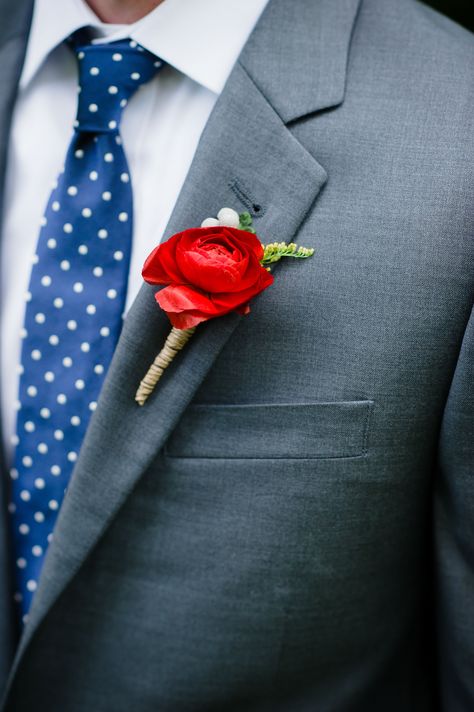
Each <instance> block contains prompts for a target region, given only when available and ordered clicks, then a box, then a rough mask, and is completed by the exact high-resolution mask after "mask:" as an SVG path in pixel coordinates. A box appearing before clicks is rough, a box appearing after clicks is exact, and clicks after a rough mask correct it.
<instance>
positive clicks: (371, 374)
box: [0, 0, 474, 712]
mask: <svg viewBox="0 0 474 712" xmlns="http://www.w3.org/2000/svg"><path fill="white" fill-rule="evenodd" d="M30 12H31V4H30V2H27V1H26V0H18V1H17V2H16V3H15V4H14V5H12V3H10V2H9V1H8V0H0V15H1V17H2V18H3V17H8V22H5V23H2V25H1V30H0V33H1V34H0V86H1V97H0V160H1V163H2V166H1V169H2V171H1V173H2V175H3V173H4V168H5V158H6V147H7V145H8V127H9V117H10V115H11V111H12V106H13V101H14V96H15V87H16V85H17V82H18V76H19V71H20V68H21V62H22V57H23V54H24V49H25V43H26V39H27V34H28V26H29V17H30ZM473 70H474V43H473V40H472V36H471V35H469V33H467V32H466V31H464V30H462V29H461V28H459V27H457V26H456V25H454V24H453V23H452V22H450V21H448V20H446V19H444V18H442V17H441V16H439V15H437V14H436V13H434V12H433V11H431V10H429V9H427V8H425V7H424V6H422V5H419V4H417V3H415V2H413V1H412V0H292V2H288V0H270V2H269V4H268V6H267V9H266V10H265V12H264V14H263V15H262V17H261V19H260V21H259V23H258V25H257V27H256V28H255V30H254V32H253V34H252V35H251V37H250V39H249V41H248V43H247V45H246V47H245V48H244V50H243V52H242V55H241V57H240V59H239V61H238V62H237V64H236V66H235V68H234V70H233V72H232V75H231V77H230V79H229V81H228V82H227V85H226V87H225V89H224V91H223V93H222V95H221V96H220V98H219V100H218V102H217V104H216V107H215V109H214V111H213V114H212V115H211V118H210V120H209V122H208V124H207V126H206V129H205V131H204V133H203V135H202V138H201V141H200V144H199V147H198V150H197V153H196V156H195V159H194V162H193V164H192V167H191V169H190V172H189V175H188V177H187V180H186V182H185V185H184V187H183V190H182V192H181V195H180V197H179V200H178V202H177V205H176V208H175V210H174V213H173V216H172V218H171V220H170V223H169V225H168V228H167V231H166V236H170V235H172V234H173V233H174V232H177V231H179V230H182V229H184V228H187V227H192V226H196V225H199V224H200V222H201V220H202V219H203V218H204V217H206V216H207V215H214V214H216V212H217V211H218V210H219V209H220V208H221V207H222V206H229V207H233V208H235V209H237V210H239V211H242V210H249V211H250V212H251V213H252V215H253V217H254V224H255V227H256V229H257V232H258V235H259V237H260V239H261V240H262V241H263V242H274V241H281V240H285V241H287V242H290V241H296V242H298V243H299V244H301V245H304V246H306V247H314V249H315V254H314V256H313V257H312V258H311V259H308V260H305V261H301V262H296V261H294V262H291V261H290V260H287V261H286V262H282V263H279V264H278V266H277V267H276V268H275V270H274V275H275V282H274V284H273V285H272V286H271V287H270V288H269V289H267V290H266V291H265V292H264V293H262V294H261V295H260V296H259V297H258V298H256V299H255V300H254V301H253V302H252V305H251V313H250V314H249V315H248V316H245V317H242V316H238V315H237V314H230V315H228V316H226V317H222V318H219V319H216V320H213V321H212V322H208V323H206V324H203V325H200V326H199V327H198V329H197V331H196V334H195V335H194V337H193V339H192V340H191V341H190V342H189V344H188V345H187V346H186V348H185V350H183V351H182V352H181V353H180V354H179V356H178V357H177V358H176V359H175V361H174V363H173V364H172V366H171V367H170V368H169V369H168V370H167V372H166V374H165V376H164V377H163V379H162V381H161V382H160V384H159V387H158V388H157V389H156V392H155V393H154V395H153V396H152V397H151V398H150V400H149V401H148V403H147V404H146V406H145V407H143V408H139V407H138V406H137V405H136V404H135V402H134V393H135V390H136V387H137V385H138V383H139V381H140V379H141V378H142V377H143V375H144V372H145V371H146V369H147V368H148V366H149V364H150V362H151V361H152V360H153V358H154V357H155V355H156V353H157V351H158V350H159V349H160V348H161V346H162V344H163V341H164V339H165V337H166V335H167V332H168V331H169V328H170V325H169V322H168V320H167V318H166V316H165V315H164V314H163V313H162V312H161V311H160V310H159V309H158V308H157V306H156V303H155V301H154V293H153V289H152V288H151V287H149V286H147V285H145V286H144V287H143V288H142V290H141V292H140V294H139V296H138V298H137V300H136V302H135V304H134V306H133V308H132V309H131V311H130V312H129V315H128V317H127V319H126V322H125V325H124V329H123V332H122V336H121V338H120V341H119V344H118V347H117V350H116V353H115V356H114V360H113V363H112V366H111V368H110V371H109V374H108V377H107V380H106V383H105V386H104V389H103V392H102V394H101V398H100V400H99V404H98V408H97V410H96V412H95V414H94V416H93V419H92V421H91V424H90V427H89V430H88V433H87V436H86V440H85V442H84V445H83V448H82V451H81V454H80V457H79V460H78V462H77V465H76V468H75V471H74V474H73V478H72V481H71V485H70V487H69V489H68V492H67V495H66V497H65V500H64V504H63V506H62V509H61V512H60V515H59V519H58V523H57V527H56V531H55V535H54V539H53V541H52V543H51V546H50V550H49V552H48V555H47V558H46V562H45V566H44V569H43V573H42V577H41V580H40V583H39V587H38V590H37V593H36V595H35V600H34V604H33V608H32V610H31V615H30V619H29V621H28V624H27V625H26V628H25V630H24V633H23V635H22V638H21V640H20V641H19V643H18V644H17V642H16V641H15V639H14V632H13V630H12V626H11V621H12V609H11V605H10V600H11V590H10V588H11V586H10V581H9V566H8V539H7V526H6V523H7V520H6V517H7V515H6V502H7V501H8V478H7V472H6V468H5V466H2V470H3V471H2V480H1V486H0V504H1V508H2V512H3V513H2V516H1V517H0V525H1V526H0V567H1V571H2V574H1V576H0V688H1V689H2V690H3V694H4V701H3V706H2V707H1V710H2V712H33V711H34V712H37V710H45V711H47V712H90V711H93V712H129V710H137V712H264V711H265V712H267V711H268V712H278V711H279V710H285V711H287V712H298V711H301V712H302V711H303V710H304V711H305V712H306V711H308V712H309V711H315V712H345V711H347V712H371V711H372V710H384V712H401V711H403V712H432V711H433V710H435V709H438V708H439V709H440V710H442V711H443V712H468V711H470V710H472V709H474V681H473V680H474V677H473V675H472V671H473V669H474V570H473V567H474V563H473V562H474V494H473V493H474V487H473V470H474V414H473V394H474V388H473V376H474V373H473V363H474V323H472V321H473V319H474V317H472V304H473V296H474V277H473V252H474V244H473V222H474V221H473V217H472V187H473V162H472V149H473V145H472V144H473V141H472V137H473V126H472V117H473V115H474V112H473V104H472V83H473V82H472V77H473V74H474V73H473Z"/></svg>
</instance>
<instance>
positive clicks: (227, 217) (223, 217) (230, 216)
mask: <svg viewBox="0 0 474 712" xmlns="http://www.w3.org/2000/svg"><path fill="white" fill-rule="evenodd" d="M217 219H218V220H219V223H220V224H221V225H225V226H226V227H239V223H240V217H239V213H238V212H237V211H236V210H232V208H222V210H219V212H218V213H217Z"/></svg>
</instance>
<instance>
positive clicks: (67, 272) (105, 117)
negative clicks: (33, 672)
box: [10, 34, 162, 620]
mask: <svg viewBox="0 0 474 712" xmlns="http://www.w3.org/2000/svg"><path fill="white" fill-rule="evenodd" d="M78 37H79V38H80V37H82V35H81V34H78V36H76V37H73V38H72V43H71V44H72V46H73V49H74V51H75V53H76V55H77V59H78V64H79V101H78V110H77V118H76V121H75V124H74V135H73V137H72V141H71V144H70V146H69V150H68V153H67V156H66V161H65V165H64V171H63V172H62V173H61V175H60V176H59V179H58V182H57V185H56V187H55V188H54V189H53V192H52V194H51V197H50V199H49V202H48V205H47V208H46V211H45V214H44V217H43V220H42V226H41V231H40V235H39V240H38V245H37V252H36V255H35V257H34V261H33V267H32V272H31V279H30V287H29V292H28V294H27V304H26V313H25V321H24V329H23V333H22V336H23V344H22V361H21V367H20V371H21V377H20V389H19V401H18V408H19V410H18V416H17V434H16V452H15V458H14V466H13V468H12V470H11V479H12V499H11V503H10V511H11V515H12V516H11V521H12V528H13V546H14V559H15V563H14V567H15V572H16V592H15V600H16V601H17V603H18V604H19V610H20V614H21V617H22V619H23V620H25V615H26V614H27V612H28V610H29V607H30V603H31V600H32V597H33V594H34V592H35V590H36V588H37V584H38V578H39V575H40V571H41V567H42V563H43V560H44V556H45V552H46V550H47V547H48V543H49V542H50V540H51V536H52V532H53V529H54V525H55V522H56V518H57V515H58V510H59V508H60V506H61V502H62V500H63V497H64V492H65V490H66V488H67V485H68V482H69V479H70V476H71V472H72V470H73V467H74V463H75V462H76V460H77V457H78V453H79V450H80V447H81V443H82V440H83V437H84V434H85V432H86V428H87V425H88V422H89V418H90V416H91V413H92V412H93V411H94V409H95V407H96V402H97V399H98V396H99V393H100V390H101V386H102V383H103V380H104V376H105V373H106V372H107V369H108V366H109V364H110V361H111V358H112V355H113V352H114V349H115V345H116V343H117V340H118V337H119V334H120V329H121V325H122V314H123V310H124V305H125V297H126V289H127V277H128V269H129V261H130V250H131V237H132V219H133V209H132V188H131V181H130V175H129V169H128V165H127V160H126V156H125V153H124V150H123V147H122V141H121V138H120V133H119V127H120V120H121V116H122V111H123V109H124V107H125V106H126V104H127V101H128V100H129V98H130V97H131V96H132V94H133V93H134V92H135V91H136V89H137V88H138V87H139V86H140V85H141V84H143V83H145V82H147V81H149V80H150V79H151V78H152V77H153V76H154V75H155V74H156V72H157V71H158V70H159V69H160V68H161V66H162V62H161V61H160V60H159V59H157V58H156V57H155V56H154V55H152V54H151V53H149V52H147V51H146V50H144V49H143V48H142V47H140V46H138V45H137V43H136V42H134V41H133V40H123V41H119V42H113V43H109V44H95V45H92V44H83V45H82V44H79V43H78ZM79 41H80V40H79Z"/></svg>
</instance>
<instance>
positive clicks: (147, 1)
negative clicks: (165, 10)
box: [87, 0, 163, 25]
mask: <svg viewBox="0 0 474 712" xmlns="http://www.w3.org/2000/svg"><path fill="white" fill-rule="evenodd" d="M162 2H163V0H87V4H88V5H89V7H90V8H91V10H92V11H93V12H95V14H96V15H97V17H98V18H99V20H102V22H107V23H110V24H112V25H130V24H132V23H133V22H137V20H141V18H142V17H145V15H148V13H150V12H151V11H152V10H154V9H155V7H158V5H161V3H162Z"/></svg>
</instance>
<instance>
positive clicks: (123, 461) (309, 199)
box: [10, 0, 358, 679]
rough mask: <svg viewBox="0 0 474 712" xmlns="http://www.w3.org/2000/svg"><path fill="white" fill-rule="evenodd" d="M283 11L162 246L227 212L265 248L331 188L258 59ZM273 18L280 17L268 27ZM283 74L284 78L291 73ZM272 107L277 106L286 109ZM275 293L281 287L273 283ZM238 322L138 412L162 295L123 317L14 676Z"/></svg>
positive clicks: (212, 136)
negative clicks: (245, 213)
mask: <svg viewBox="0 0 474 712" xmlns="http://www.w3.org/2000/svg"><path fill="white" fill-rule="evenodd" d="M320 4H322V5H330V3H328V0H320V2H319V1H318V2H317V3H316V4H315V5H312V4H310V3H308V2H307V1H306V0H303V1H302V2H301V5H302V6H304V7H306V6H308V7H311V6H312V7H316V6H319V5H320ZM339 4H343V5H344V7H347V15H348V16H349V15H350V16H351V18H352V21H353V19H354V16H355V9H356V7H357V5H358V0H345V2H344V3H338V5H339ZM284 5H285V3H282V2H281V0H272V1H271V2H270V5H269V10H268V11H267V13H264V15H263V16H262V18H261V20H260V25H259V26H261V25H262V23H264V24H265V23H266V22H269V24H270V25H271V26H272V27H273V30H272V31H271V32H268V31H265V32H264V33H263V38H262V46H259V47H253V49H252V46H251V43H250V49H247V50H246V51H244V53H243V54H242V58H241V61H240V62H238V63H237V65H236V66H235V67H234V70H233V72H232V75H231V77H230V78H229V80H228V82H227V84H226V87H225V89H224V91H223V93H222V95H221V96H220V98H219V100H218V102H217V104H216V106H215V108H214V111H213V113H212V115H211V117H210V119H209V122H208V124H207V126H206V129H205V131H204V133H203V135H202V137H201V140H200V143H199V147H198V150H197V152H196V155H195V158H194V161H193V164H192V166H191V169H190V171H189V174H188V176H187V179H186V182H185V184H184V186H183V189H182V191H181V194H180V197H179V200H178V202H177V205H176V207H175V210H174V212H173V215H172V217H171V220H170V222H169V224H168V227H167V230H166V234H165V239H166V237H169V236H171V235H172V234H173V233H175V232H178V231H180V230H183V229H185V228H188V227H193V226H197V225H199V224H200V223H201V221H202V220H203V219H204V218H206V217H208V216H211V215H215V214H216V213H217V211H218V210H219V209H220V208H221V207H224V206H229V207H233V208H235V209H237V210H239V211H241V210H249V211H250V212H251V213H252V214H253V216H254V224H255V227H256V229H257V233H258V235H259V237H260V238H261V239H262V241H265V242H273V241H281V240H285V241H291V240H292V239H293V236H294V235H295V233H296V232H297V230H298V228H299V226H300V224H301V222H302V221H303V220H304V218H305V216H306V215H307V213H308V211H309V210H310V208H311V206H312V204H313V203H314V201H315V199H316V197H317V195H318V193H319V192H320V190H321V188H322V187H323V185H324V183H325V182H326V179H327V175H326V172H325V170H324V168H323V167H322V166H321V165H320V164H319V163H318V162H317V160H316V159H315V158H314V157H313V156H311V155H310V154H309V153H308V152H307V151H306V149H305V148H304V147H303V146H302V145H301V144H300V143H298V141H296V139H295V138H294V137H293V135H292V134H291V132H290V131H289V130H288V128H287V127H286V126H285V123H284V122H283V121H282V118H281V115H282V114H286V115H287V116H290V118H291V119H294V118H295V116H294V111H293V112H292V111H291V110H290V107H289V106H286V109H285V106H284V101H285V100H284V90H283V89H282V88H281V87H280V88H275V86H274V84H275V83H279V82H280V81H281V80H283V81H288V80H289V76H290V74H291V73H292V72H294V71H295V66H291V64H290V63H288V64H287V65H285V67H282V68H281V72H280V76H277V77H274V84H272V83H271V82H269V79H268V73H269V72H270V73H271V71H272V69H271V66H270V67H269V65H268V64H266V65H265V63H263V64H262V63H261V61H260V58H261V57H262V56H265V55H269V56H271V48H270V46H265V45H269V43H271V42H272V41H274V39H275V32H276V31H277V29H275V28H278V31H279V32H282V31H283V30H282V29H281V27H278V12H281V11H282V8H283V7H284ZM275 8H276V13H275ZM269 11H271V13H272V14H270V16H269V18H270V19H268V20H267V19H266V16H267V15H268V12H269ZM330 17H332V15H330ZM344 19H346V16H344ZM346 25H347V23H345V24H344V26H343V27H342V25H341V34H343V35H344V37H345V41H346V44H347V43H348V40H349V34H350V32H348V30H347V28H346ZM256 31H258V27H257V30H256ZM346 35H347V36H346ZM300 39H301V38H300ZM305 42H307V44H308V51H309V48H310V47H311V48H312V47H313V45H314V38H313V37H312V36H310V34H309V33H308V37H307V38H306V39H305ZM313 54H314V52H313ZM345 62H346V55H345V54H344V55H343V56H341V57H338V59H337V61H335V58H334V56H332V57H328V58H327V59H326V65H325V66H327V69H328V71H329V72H330V73H331V72H332V75H333V76H334V77H335V76H336V74H337V76H339V77H340V76H342V75H343V74H344V72H345ZM342 66H343V67H344V70H342V69H341V67H342ZM331 68H332V69H331ZM336 70H337V71H336ZM284 72H287V74H288V76H283V74H284ZM263 85H265V86H268V87H273V98H272V101H270V100H269V97H268V94H272V91H270V88H269V89H268V92H267V91H265V93H264V91H262V89H261V88H260V87H261V86H263ZM327 86H328V90H327V91H326V92H321V91H320V92H319V93H317V94H314V96H312V97H309V99H308V101H306V102H305V104H304V112H309V111H317V110H319V109H322V108H327V107H328V106H334V105H335V104H337V103H340V101H342V95H343V89H342V88H341V87H342V85H341V82H339V85H338V86H339V89H340V91H338V92H336V94H335V93H334V87H333V85H332V84H331V83H330V82H329V83H328V84H327ZM273 103H278V105H279V106H278V111H276V110H275V108H274V106H273ZM301 108H303V106H302V107H301ZM272 288H275V289H277V288H278V286H277V284H275V285H274V286H273V287H272ZM257 298H258V297H257ZM242 318H252V316H251V315H250V316H249V317H240V316H238V315H237V314H235V313H232V314H229V315H227V316H225V317H222V318H218V319H215V320H212V321H210V322H207V323H205V324H201V325H200V326H199V327H198V329H197V331H196V334H195V335H194V337H193V338H192V339H191V341H190V342H189V344H188V345H187V346H186V348H185V349H184V350H183V351H182V352H181V353H180V354H179V355H178V356H177V358H176V359H175V361H174V362H173V363H172V365H171V366H170V367H169V368H168V369H167V371H166V373H165V374H164V376H163V378H162V380H161V381H160V383H159V384H158V387H157V389H156V391H155V393H154V394H153V395H152V397H151V398H150V399H149V401H148V402H147V404H146V405H145V406H144V407H143V408H140V407H139V406H137V404H136V403H135V401H134V395H135V391H136V388H137V386H138V384H139V382H140V380H141V378H142V377H143V375H144V373H145V371H146V369H147V368H148V366H149V364H150V363H151V361H152V360H153V359H154V357H155V356H156V354H157V352H158V351H159V349H160V348H161V347H162V345H163V343H164V340H165V338H166V336H167V334H168V332H169V330H170V323H169V321H168V319H167V317H166V315H165V314H164V313H163V312H162V311H161V310H160V309H159V308H158V307H157V305H156V302H155V300H154V290H153V289H152V288H151V287H149V286H148V285H144V286H143V287H142V289H141V291H140V293H139V296H138V297H137V299H136V301H135V303H134V305H133V306H132V308H131V310H130V312H129V314H128V316H127V318H126V320H125V324H124V328H123V331H122V335H121V338H120V340H119V343H118V346H117V349H116V353H115V355H114V358H113V361H112V364H111V367H110V369H109V373H108V376H107V379H106V381H105V384H104V387H103V390H102V393H101V397H100V399H99V403H98V407H97V410H96V412H95V413H94V416H93V418H92V420H91V423H90V426H89V429H88V432H87V435H86V438H85V441H84V443H83V447H82V449H81V453H80V457H79V460H78V462H77V465H76V468H75V470H74V473H73V477H72V480H71V483H70V486H69V489H68V492H67V495H66V497H65V499H64V502H63V505H62V508H61V512H60V515H59V518H58V521H57V525H56V529H55V533H54V538H53V540H52V543H51V545H50V548H49V551H48V555H47V557H46V561H45V564H44V568H43V572H42V576H41V579H40V582H39V586H38V589H37V592H36V594H35V599H34V602H33V606H32V609H31V612H30V616H29V621H28V624H27V625H26V627H25V630H24V634H23V638H22V640H21V642H20V646H19V649H18V652H17V656H16V659H15V663H14V666H13V669H12V674H11V678H10V679H12V678H13V676H14V674H15V672H16V670H17V668H18V665H19V664H20V662H21V658H22V656H23V654H24V651H25V650H26V648H27V646H28V643H29V641H30V640H31V637H32V636H33V634H34V632H35V630H36V629H37V627H38V625H39V624H40V623H41V621H42V620H43V618H44V617H45V615H46V614H47V612H48V610H49V609H50V608H51V606H52V605H53V604H54V601H55V600H56V599H57V597H58V596H59V595H60V594H61V592H62V591H63V590H64V588H65V587H66V586H67V584H68V582H69V581H70V580H71V579H72V577H73V576H74V575H75V574H76V572H77V571H78V570H79V568H80V566H81V564H82V563H83V562H84V560H85V559H86V557H87V556H88V555H89V554H90V552H91V551H92V549H93V547H94V546H95V544H96V543H97V541H98V540H99V538H100V537H101V535H102V534H103V532H104V531H105V529H106V528H107V526H108V525H109V523H110V522H111V520H112V519H113V517H114V516H115V514H116V513H117V511H118V510H119V508H120V507H121V505H122V504H123V503H124V501H125V499H126V498H127V496H128V495H129V494H130V492H131V491H132V489H133V487H134V485H135V484H136V482H137V480H138V479H139V478H140V477H141V476H142V474H143V473H144V472H145V471H146V469H147V468H148V467H149V466H150V464H151V463H152V461H153V460H154V458H155V457H156V456H157V454H158V453H159V451H160V450H161V448H162V447H163V444H164V443H165V441H166V439H167V438H168V436H169V434H170V433H171V431H172V430H173V428H174V426H175V425H176V423H177V422H178V420H179V418H180V417H181V415H182V413H183V411H184V409H185V408H186V407H187V405H188V404H189V402H190V401H191V400H192V398H193V396H194V394H195V392H196V390H197V389H198V387H199V386H200V384H201V383H202V381H203V379H204V378H205V376H206V374H207V373H208V372H209V370H210V369H211V368H212V365H213V363H214V361H215V359H216V358H217V356H218V355H219V353H220V351H221V350H222V349H223V347H224V345H225V344H226V342H227V341H228V339H229V338H230V337H231V336H232V333H233V332H234V330H235V329H236V328H238V324H239V322H240V320H241V319H242Z"/></svg>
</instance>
